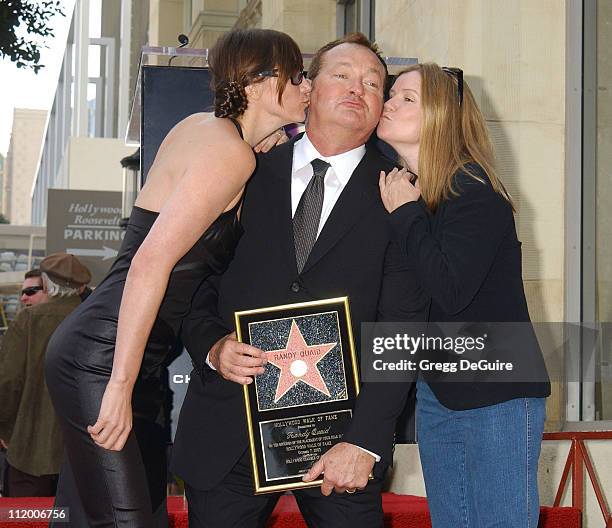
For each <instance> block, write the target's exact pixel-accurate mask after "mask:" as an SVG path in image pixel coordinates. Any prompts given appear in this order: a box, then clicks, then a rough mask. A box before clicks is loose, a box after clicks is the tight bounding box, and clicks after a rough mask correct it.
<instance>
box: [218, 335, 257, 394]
mask: <svg viewBox="0 0 612 528" xmlns="http://www.w3.org/2000/svg"><path fill="white" fill-rule="evenodd" d="M208 360H209V361H210V362H211V363H212V365H213V367H215V369H216V370H217V372H218V373H219V374H221V376H223V377H224V378H225V379H226V380H229V381H233V382H235V383H240V384H241V385H248V384H249V383H251V382H252V381H253V376H257V375H258V374H263V373H264V368H263V367H264V365H265V364H266V363H267V362H268V360H267V359H266V355H265V353H264V352H263V351H262V350H260V349H259V348H256V347H254V346H251V345H247V344H246V343H240V342H238V341H237V340H236V332H233V333H231V334H228V335H226V336H225V337H223V338H221V339H219V341H217V342H216V343H215V344H214V345H213V347H212V348H211V349H210V352H209V354H208Z"/></svg>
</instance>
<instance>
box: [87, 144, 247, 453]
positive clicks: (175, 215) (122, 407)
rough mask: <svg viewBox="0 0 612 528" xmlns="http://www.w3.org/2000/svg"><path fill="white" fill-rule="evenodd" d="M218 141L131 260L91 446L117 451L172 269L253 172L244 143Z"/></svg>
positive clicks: (202, 151)
mask: <svg viewBox="0 0 612 528" xmlns="http://www.w3.org/2000/svg"><path fill="white" fill-rule="evenodd" d="M221 138H222V139H219V140H209V141H207V142H206V144H205V145H202V146H201V147H200V148H199V150H198V155H197V159H194V160H193V162H190V163H189V165H188V166H187V168H186V170H185V172H184V174H183V175H182V176H181V178H180V180H179V182H178V184H177V185H176V188H175V189H174V191H173V192H172V194H171V196H170V197H169V198H168V200H167V201H166V203H165V204H164V205H163V207H162V209H161V211H160V214H159V216H158V218H157V220H156V221H155V223H154V224H153V227H152V228H151V231H150V232H149V234H148V235H147V237H146V238H145V240H144V241H143V243H142V245H141V246H140V248H139V249H138V251H137V252H136V255H135V256H134V258H133V259H132V263H131V265H130V270H129V272H128V275H127V279H126V283H125V288H124V291H123V297H122V300H121V308H120V310H119V324H118V329H117V342H116V347H115V355H114V361H113V371H112V375H111V378H110V380H109V383H108V386H107V389H106V392H105V394H104V398H103V401H102V406H101V410H100V416H99V418H98V421H97V422H96V424H95V425H94V426H93V427H90V428H89V432H90V434H91V435H92V438H93V439H94V440H95V441H96V443H98V444H99V445H101V446H102V447H105V448H107V449H116V450H118V449H121V448H122V447H123V445H124V443H125V440H127V435H128V434H129V431H130V429H131V407H130V401H131V393H132V389H133V386H134V383H135V381H136V378H137V376H138V372H139V370H140V365H141V363H142V358H143V354H144V349H145V346H146V342H147V340H148V337H149V334H150V332H151V328H152V326H153V324H154V322H155V318H156V316H157V312H158V311H159V307H160V304H161V301H162V299H163V296H164V293H165V291H166V288H167V285H168V280H169V277H170V272H171V271H172V268H173V267H174V265H175V264H176V262H177V261H178V260H179V259H180V258H181V257H182V256H183V255H185V253H187V251H189V249H191V247H192V246H193V245H194V244H195V243H196V241H197V240H198V239H199V238H200V236H201V235H202V233H204V232H205V231H206V229H207V228H208V227H209V226H210V225H211V223H212V222H213V221H214V220H215V219H216V218H217V217H218V216H219V215H220V214H221V213H222V212H223V211H224V210H225V209H226V208H227V207H228V205H230V204H231V203H232V202H233V201H234V200H235V198H236V197H237V196H238V195H239V194H240V192H241V190H242V189H243V187H244V185H245V183H246V181H247V179H248V177H249V176H250V174H251V172H252V171H253V169H254V166H255V159H254V155H253V153H252V151H251V149H250V148H249V147H248V145H247V144H246V143H244V142H242V141H238V140H236V141H234V140H233V138H232V139H231V140H230V141H228V140H227V137H223V136H221ZM165 161H166V162H168V161H169V160H165Z"/></svg>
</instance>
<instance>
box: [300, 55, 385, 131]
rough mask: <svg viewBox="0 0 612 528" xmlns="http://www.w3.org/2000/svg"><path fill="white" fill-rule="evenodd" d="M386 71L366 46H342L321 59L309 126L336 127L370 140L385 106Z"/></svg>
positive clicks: (314, 88) (313, 89)
mask: <svg viewBox="0 0 612 528" xmlns="http://www.w3.org/2000/svg"><path fill="white" fill-rule="evenodd" d="M384 83H385V70H384V68H383V65H382V64H381V62H380V61H379V60H378V57H376V55H375V54H374V53H373V52H372V51H370V50H369V49H368V48H366V47H364V46H360V45H358V44H350V43H345V44H340V45H339V46H336V47H335V48H332V49H331V50H329V51H327V52H326V53H325V54H324V55H323V57H322V64H321V68H320V70H319V74H318V75H317V76H316V77H315V79H314V80H313V83H312V92H311V94H310V108H309V111H308V125H309V126H312V127H319V126H329V125H337V126H341V127H343V128H347V129H352V130H355V132H359V133H360V134H361V135H365V136H366V137H368V136H369V135H370V133H371V132H372V131H373V130H374V127H376V124H377V123H378V120H379V119H380V115H381V112H382V107H383V90H384Z"/></svg>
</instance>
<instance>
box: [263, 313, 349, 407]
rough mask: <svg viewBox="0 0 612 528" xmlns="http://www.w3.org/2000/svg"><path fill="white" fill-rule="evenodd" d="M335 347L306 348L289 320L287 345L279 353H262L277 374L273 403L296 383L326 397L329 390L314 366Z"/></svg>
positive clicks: (301, 337)
mask: <svg viewBox="0 0 612 528" xmlns="http://www.w3.org/2000/svg"><path fill="white" fill-rule="evenodd" d="M336 345H337V343H325V344H322V345H308V344H307V343H306V341H305V340H304V336H303V335H302V332H300V329H299V328H298V325H297V324H296V323H295V320H293V321H291V331H290V332H289V339H288V340H287V346H286V347H285V348H282V349H280V350H271V351H269V352H266V356H267V358H268V362H269V363H271V364H272V365H274V366H276V367H278V368H279V369H280V371H281V372H280V378H279V380H278V385H277V387H276V395H275V397H274V403H277V402H278V400H280V399H281V398H282V397H283V396H284V395H285V394H286V393H287V391H288V390H289V389H290V388H291V387H293V386H294V385H295V384H296V383H297V382H298V381H303V382H304V383H307V384H308V385H310V386H311V387H312V388H313V389H316V390H318V391H320V392H322V393H323V394H325V396H327V397H329V396H330V394H329V389H328V388H327V385H325V382H324V381H323V378H322V377H321V373H320V372H319V369H318V368H317V363H318V362H319V361H321V360H322V359H323V358H324V357H325V356H326V355H327V354H328V353H329V352H330V351H331V350H332V349H333V348H334V347H335V346H336Z"/></svg>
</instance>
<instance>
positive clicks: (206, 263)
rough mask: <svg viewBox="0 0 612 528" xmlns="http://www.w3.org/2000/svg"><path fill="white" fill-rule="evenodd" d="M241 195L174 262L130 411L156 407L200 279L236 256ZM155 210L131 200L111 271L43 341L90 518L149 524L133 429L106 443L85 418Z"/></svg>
mask: <svg viewBox="0 0 612 528" xmlns="http://www.w3.org/2000/svg"><path fill="white" fill-rule="evenodd" d="M239 131H240V129H239ZM240 203H241V201H239V202H238V203H237V204H236V205H235V206H234V207H233V208H232V209H231V210H229V211H226V212H224V213H222V214H221V215H220V216H219V217H218V218H217V219H216V220H215V221H214V222H213V223H212V224H211V226H210V227H209V228H208V229H207V230H206V232H205V233H204V234H203V235H202V237H201V238H200V239H199V240H198V241H197V242H196V244H194V246H193V247H192V248H191V249H190V250H189V251H188V252H187V253H186V254H185V255H184V256H183V257H182V258H181V259H180V260H179V262H178V263H177V264H176V266H175V267H174V269H173V270H172V273H171V275H170V280H169V282H168V287H167V289H166V292H165V295H164V297H163V300H162V303H161V306H160V309H159V312H158V315H157V318H156V320H155V323H154V325H153V328H152V330H151V334H150V337H149V340H148V342H147V345H146V348H145V352H144V357H143V361H142V367H141V369H140V373H139V376H138V380H137V382H136V385H135V387H134V393H133V401H132V406H133V413H134V417H135V418H141V419H145V420H151V421H154V420H155V419H156V417H157V416H158V414H159V411H160V408H161V404H162V389H161V387H162V385H161V380H160V372H161V367H162V363H163V361H164V359H165V358H166V356H167V354H168V353H169V351H170V350H171V348H172V347H173V346H174V345H175V343H176V341H177V338H178V334H179V331H180V326H181V321H182V319H183V317H184V316H185V315H186V314H187V313H188V311H189V308H190V305H191V300H192V297H193V295H194V294H195V292H196V291H197V289H198V287H199V286H200V285H201V284H202V282H203V281H205V280H206V279H207V278H208V277H210V276H211V275H213V274H220V273H223V272H224V271H225V269H226V268H227V266H228V265H229V263H230V261H231V259H232V257H233V254H234V249H235V247H236V244H237V243H238V240H239V238H240V236H241V235H242V227H241V225H240V223H239V221H238V217H237V212H238V209H239V207H240ZM157 216H158V213H156V212H153V211H148V210H146V209H142V208H140V207H136V206H134V208H133V210H132V214H131V217H130V220H129V223H128V226H127V230H126V234H125V238H124V240H123V243H122V245H121V249H120V250H119V254H118V255H117V258H116V260H115V262H114V263H113V265H112V267H111V269H110V271H109V273H108V275H107V276H106V278H105V279H104V280H103V281H102V282H101V283H100V285H99V286H98V287H97V288H96V289H95V290H94V292H93V293H92V294H91V295H90V296H89V297H88V298H87V300H86V301H85V302H84V303H83V304H82V305H80V306H79V307H78V308H77V309H76V310H74V311H73V312H72V313H71V314H70V315H69V316H68V317H67V318H66V319H65V320H64V321H63V323H62V324H61V325H60V326H59V327H58V329H57V330H56V332H55V333H54V334H53V336H52V338H51V340H50V342H49V347H48V349H47V355H46V365H45V366H46V379H47V386H48V389H49V393H50V395H51V399H52V401H53V404H54V407H55V410H56V413H57V415H58V419H59V421H60V424H61V425H62V430H63V433H64V442H65V445H66V452H67V455H68V460H69V462H70V466H71V468H72V472H73V474H74V479H75V481H76V485H77V488H78V490H79V495H80V499H81V502H82V504H83V507H84V509H85V512H86V514H87V517H88V518H89V521H90V524H91V525H92V526H96V527H98V526H130V527H141V526H142V527H147V528H148V527H149V526H152V525H153V524H152V521H151V501H150V498H149V492H148V489H147V482H146V476H145V467H144V465H143V462H142V457H141V456H140V451H139V449H138V444H137V442H136V439H135V437H134V432H133V431H132V432H131V433H130V437H129V438H128V441H127V443H126V445H125V447H124V448H123V449H122V450H121V451H109V450H106V449H104V448H102V447H99V446H97V445H96V444H95V443H94V442H93V440H92V439H91V437H90V435H89V433H88V432H87V426H88V425H93V424H94V423H95V422H96V420H97V418H98V414H99V411H100V404H101V401H102V396H103V395H104V390H105V388H106V385H107V383H108V380H109V377H110V374H111V371H112V365H113V357H114V351H115V339H116V336H117V322H118V318H119V307H120V305H121V297H122V295H123V288H124V285H125V280H126V277H127V273H128V270H129V267H130V263H131V261H132V258H133V257H134V255H135V254H136V251H137V250H138V248H139V247H140V245H141V244H142V242H143V240H144V239H145V237H146V236H147V234H148V233H149V230H150V229H151V226H152V225H153V223H154V222H155V220H156V218H157ZM151 265H152V266H154V265H155V263H152V264H151Z"/></svg>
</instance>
